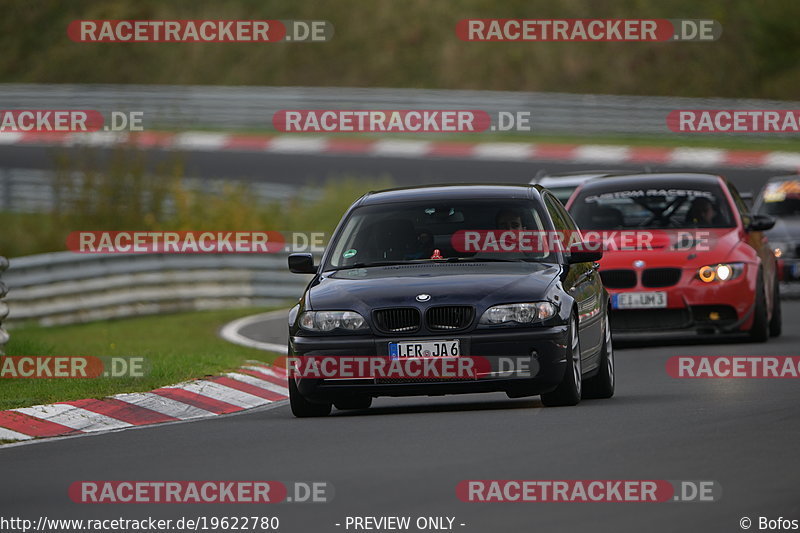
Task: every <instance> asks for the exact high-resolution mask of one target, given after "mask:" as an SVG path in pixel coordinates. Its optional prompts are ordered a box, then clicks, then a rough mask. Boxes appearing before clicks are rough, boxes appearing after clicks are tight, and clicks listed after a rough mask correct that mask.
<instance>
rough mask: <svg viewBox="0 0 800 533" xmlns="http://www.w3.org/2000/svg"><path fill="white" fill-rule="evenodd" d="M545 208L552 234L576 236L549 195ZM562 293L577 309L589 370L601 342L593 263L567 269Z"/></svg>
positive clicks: (599, 290)
mask: <svg viewBox="0 0 800 533" xmlns="http://www.w3.org/2000/svg"><path fill="white" fill-rule="evenodd" d="M544 201H545V207H547V211H548V213H550V218H551V219H552V220H553V225H554V226H555V229H556V231H559V232H564V233H563V234H564V235H567V236H575V235H580V232H579V231H578V227H577V226H576V225H575V222H574V221H573V220H572V217H570V215H569V213H567V210H566V209H564V206H562V205H561V203H560V202H559V201H558V200H556V199H555V197H554V196H552V195H551V194H550V193H544ZM563 284H564V290H566V291H567V292H569V294H570V295H571V296H572V297H573V298H574V299H575V302H576V304H577V306H578V325H579V337H580V342H581V356H582V358H583V361H584V366H583V370H584V372H586V371H588V370H592V369H593V368H595V366H597V364H598V363H599V356H600V350H601V348H602V342H603V319H604V317H605V313H604V312H603V306H604V305H605V303H604V302H603V284H602V281H601V280H600V275H599V273H598V271H597V265H596V263H576V264H573V265H569V272H568V273H567V276H566V278H565V279H564V281H563Z"/></svg>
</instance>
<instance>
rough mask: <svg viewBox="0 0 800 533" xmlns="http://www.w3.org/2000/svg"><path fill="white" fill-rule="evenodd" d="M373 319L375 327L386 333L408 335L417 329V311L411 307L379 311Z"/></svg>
mask: <svg viewBox="0 0 800 533" xmlns="http://www.w3.org/2000/svg"><path fill="white" fill-rule="evenodd" d="M373 317H374V320H375V327H377V328H378V329H379V330H381V331H383V332H386V333H409V332H413V331H417V330H418V329H419V322H420V320H419V311H418V310H417V309H414V308H413V307H397V308H394V309H379V310H377V311H375V312H374V314H373Z"/></svg>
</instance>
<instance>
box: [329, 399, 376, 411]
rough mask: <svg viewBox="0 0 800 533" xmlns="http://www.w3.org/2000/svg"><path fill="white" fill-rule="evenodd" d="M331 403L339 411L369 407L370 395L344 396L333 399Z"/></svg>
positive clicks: (370, 403) (370, 402)
mask: <svg viewBox="0 0 800 533" xmlns="http://www.w3.org/2000/svg"><path fill="white" fill-rule="evenodd" d="M333 405H334V406H335V407H336V408H337V409H339V410H340V411H348V410H351V409H369V407H370V406H371V405H372V396H347V397H346V398H339V399H338V400H335V401H334V402H333Z"/></svg>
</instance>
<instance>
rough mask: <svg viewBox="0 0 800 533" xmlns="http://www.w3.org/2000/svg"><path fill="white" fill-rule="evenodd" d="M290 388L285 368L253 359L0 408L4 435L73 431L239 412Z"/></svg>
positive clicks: (18, 436) (272, 399) (278, 397)
mask: <svg viewBox="0 0 800 533" xmlns="http://www.w3.org/2000/svg"><path fill="white" fill-rule="evenodd" d="M284 349H285V348H284ZM286 387H287V382H286V371H285V369H283V368H279V367H272V366H270V365H266V364H264V363H261V362H259V361H248V363H247V365H245V366H243V367H242V368H240V369H239V370H238V371H237V372H229V373H227V374H223V375H220V376H213V377H208V378H205V379H198V380H194V381H189V382H185V383H179V384H177V385H171V386H167V387H162V388H160V389H156V390H152V391H150V392H135V393H126V394H117V395H115V396H110V397H107V398H103V399H101V400H96V399H95V400H73V401H69V402H57V403H54V404H49V405H35V406H33V407H22V408H19V409H10V410H8V411H0V440H15V441H25V440H30V439H34V438H41V437H57V436H73V435H81V434H87V433H94V432H100V431H109V430H120V429H126V428H132V427H137V426H145V425H151V424H160V423H164V422H179V421H183V420H192V419H198V418H206V417H211V416H216V415H222V414H229V413H235V412H238V411H243V410H245V409H252V408H254V407H261V406H264V405H267V404H271V403H275V402H280V401H282V400H286V399H287V398H288V396H289V391H288V389H287V388H286Z"/></svg>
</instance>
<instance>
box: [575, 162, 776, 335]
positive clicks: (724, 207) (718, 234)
mask: <svg viewBox="0 0 800 533" xmlns="http://www.w3.org/2000/svg"><path fill="white" fill-rule="evenodd" d="M567 207H568V209H569V212H570V214H572V217H573V218H574V219H575V222H576V223H577V225H578V227H579V228H580V230H581V232H582V234H583V238H584V240H585V241H587V242H595V243H599V242H602V243H603V250H604V254H603V258H602V260H601V261H600V262H599V269H600V270H599V271H600V276H601V278H602V280H603V283H604V285H605V287H606V289H607V290H608V292H609V293H610V294H611V307H612V309H611V328H612V330H613V331H614V332H615V333H617V332H619V333H635V332H653V331H680V330H684V331H696V332H698V333H747V334H749V338H750V339H751V340H753V341H756V342H763V341H766V340H767V338H768V337H769V336H777V335H780V332H781V313H780V294H779V289H778V287H779V284H778V280H777V277H776V262H775V256H774V254H773V252H772V251H771V249H770V246H769V245H768V244H767V240H766V237H765V236H764V233H763V232H764V231H766V230H768V229H770V228H771V227H772V226H773V225H774V224H775V220H774V219H773V218H772V217H769V216H765V215H757V214H752V213H750V210H749V209H748V208H747V206H746V205H745V203H744V202H743V201H742V198H741V197H740V195H739V193H738V192H737V191H736V188H735V187H734V186H733V185H732V184H731V183H729V182H728V181H727V180H726V179H725V178H722V177H720V176H716V175H711V174H694V173H680V174H678V173H675V174H666V173H664V174H637V175H625V176H612V177H606V178H603V179H598V180H592V181H590V182H587V183H585V184H584V185H582V186H581V187H580V188H579V189H578V190H577V191H576V192H575V194H573V196H572V197H571V198H570V201H569V202H568V204H567Z"/></svg>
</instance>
